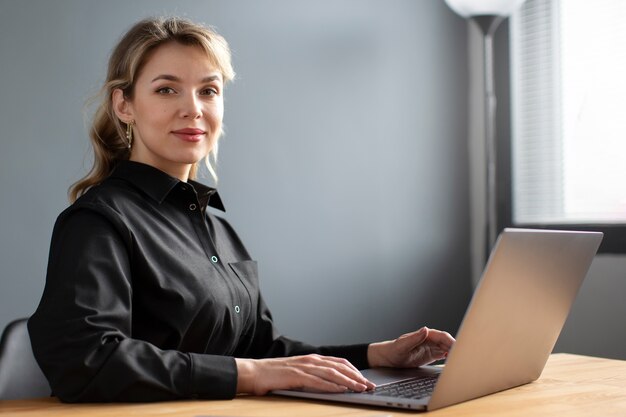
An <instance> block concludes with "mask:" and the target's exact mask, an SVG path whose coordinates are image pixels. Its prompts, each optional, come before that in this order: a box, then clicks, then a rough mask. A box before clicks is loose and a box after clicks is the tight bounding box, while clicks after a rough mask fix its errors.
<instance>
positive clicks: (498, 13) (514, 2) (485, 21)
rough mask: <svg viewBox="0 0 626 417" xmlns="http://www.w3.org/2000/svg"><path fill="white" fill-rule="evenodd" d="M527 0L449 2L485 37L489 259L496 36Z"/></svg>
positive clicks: (494, 222) (494, 224)
mask: <svg viewBox="0 0 626 417" xmlns="http://www.w3.org/2000/svg"><path fill="white" fill-rule="evenodd" d="M524 1H525V0H446V3H447V4H448V6H449V7H450V8H451V9H452V10H454V11H455V12H456V13H457V14H458V15H460V16H462V17H465V18H469V19H470V20H472V21H474V22H475V23H476V24H477V25H478V27H479V28H480V30H481V33H482V35H483V58H484V61H483V64H484V66H483V70H484V83H485V91H484V94H485V96H484V104H485V161H486V164H487V176H486V177H487V178H486V188H485V190H486V203H487V204H486V207H487V210H486V213H485V217H486V231H485V236H486V244H487V253H486V254H485V255H486V256H487V257H488V256H489V252H490V250H491V248H492V247H493V245H494V244H495V241H496V234H497V232H498V218H497V199H496V197H497V195H496V96H495V90H494V69H493V35H494V33H495V32H496V29H498V26H499V25H500V23H501V22H502V21H503V20H504V19H506V18H507V17H508V16H509V15H510V14H511V13H512V12H513V11H514V10H516V9H517V8H518V7H519V6H520V5H521V4H522V3H523V2H524Z"/></svg>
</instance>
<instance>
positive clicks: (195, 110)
mask: <svg viewBox="0 0 626 417" xmlns="http://www.w3.org/2000/svg"><path fill="white" fill-rule="evenodd" d="M233 77H234V72H233V69H232V66H231V62H230V52H229V48H228V45H227V43H226V41H225V40H224V39H223V38H222V37H221V36H219V35H218V34H216V33H214V32H213V31H211V30H209V29H208V28H206V27H203V26H200V25H197V24H194V23H192V22H189V21H186V20H181V19H176V18H171V19H165V20H164V19H147V20H144V21H141V22H139V23H137V24H136V25H135V26H133V27H132V28H131V29H130V30H129V32H128V33H126V35H125V36H124V37H123V38H122V40H121V41H120V42H119V44H118V45H117V47H116V48H115V49H114V51H113V53H112V55H111V58H110V61H109V68H108V73H107V79H106V83H105V85H104V87H103V100H102V103H101V105H100V107H99V109H98V111H97V112H96V114H95V117H94V122H93V126H92V129H91V132H90V136H91V141H92V145H93V147H94V153H95V161H94V167H93V168H92V170H91V172H90V173H89V174H88V175H87V176H86V177H85V178H84V179H82V180H81V181H79V182H77V183H76V184H75V185H74V186H73V187H72V188H71V190H70V196H71V200H72V201H73V204H72V205H71V206H70V207H69V208H67V209H66V210H65V211H64V212H63V213H61V214H60V216H59V218H58V219H57V222H56V224H55V228H54V232H53V237H52V244H51V250H50V258H49V264H48V272H47V278H46V286H45V289H44V293H43V296H42V300H41V302H40V304H39V307H38V308H37V311H36V312H35V314H34V315H33V316H32V317H31V319H30V321H29V331H30V335H31V340H32V344H33V350H34V353H35V357H36V358H37V361H38V362H39V365H40V366H41V368H42V370H43V371H44V373H45V375H46V376H47V378H48V380H49V382H50V385H51V387H52V389H53V393H54V394H55V395H57V396H58V397H59V398H60V399H61V400H63V401H68V402H76V401H155V400H169V399H178V398H232V397H234V396H235V395H236V394H237V393H251V394H256V395H262V394H265V393H267V392H268V391H269V390H273V389H289V388H296V387H305V388H311V389H318V390H324V391H329V392H341V391H345V390H348V389H350V390H354V391H364V390H367V389H371V388H373V384H372V383H371V382H369V381H368V380H366V379H365V378H364V377H363V376H362V375H361V374H360V373H359V371H358V370H357V368H364V367H368V366H397V367H409V366H420V365H423V364H426V363H429V362H432V361H434V360H438V359H441V358H444V357H445V355H446V354H447V352H448V350H449V349H450V347H451V345H452V343H453V341H454V339H452V337H451V336H450V335H448V334H447V333H445V332H440V331H437V330H431V329H427V328H422V329H420V330H419V331H417V332H414V333H411V334H407V335H404V336H402V337H400V338H398V339H396V340H394V341H387V342H381V343H373V344H370V345H352V346H327V347H314V346H310V345H307V344H304V343H301V342H297V341H293V340H290V339H288V338H286V337H283V336H280V335H279V334H278V333H277V332H276V330H275V329H274V326H273V323H272V316H271V314H270V312H269V310H268V308H267V306H266V305H265V303H264V301H263V298H262V297H261V295H260V293H259V286H258V280H257V269H256V263H255V261H253V260H252V259H251V258H250V256H249V255H248V253H247V251H246V249H245V247H244V246H243V244H242V243H241V241H240V240H239V238H238V237H237V235H236V234H235V232H234V230H233V229H232V228H231V227H230V225H229V224H228V223H227V222H226V221H225V220H224V219H222V218H220V217H217V216H215V215H213V214H211V213H209V211H207V210H206V207H207V205H208V206H211V207H213V208H216V209H223V206H222V202H221V200H220V198H219V195H218V194H217V192H216V191H215V190H214V189H211V188H209V187H206V186H204V185H202V184H200V183H197V182H195V181H193V178H194V177H195V175H196V172H197V168H198V164H199V163H200V161H202V160H203V159H205V160H206V161H207V165H209V169H210V171H211V172H212V173H214V172H213V170H212V169H211V168H210V162H209V157H210V156H213V158H214V157H215V154H216V153H217V142H218V138H219V136H220V134H221V131H222V116H223V112H224V99H223V97H224V85H225V84H226V83H227V82H229V81H231V80H232V78H233ZM261 376H262V377H261Z"/></svg>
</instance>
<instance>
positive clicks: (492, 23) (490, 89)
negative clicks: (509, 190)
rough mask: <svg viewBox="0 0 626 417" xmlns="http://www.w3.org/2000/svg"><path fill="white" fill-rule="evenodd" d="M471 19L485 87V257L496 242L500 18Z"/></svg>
mask: <svg viewBox="0 0 626 417" xmlns="http://www.w3.org/2000/svg"><path fill="white" fill-rule="evenodd" d="M471 20H473V21H474V22H476V24H477V25H478V27H479V28H480V30H481V32H482V35H483V65H484V71H483V74H484V86H485V88H484V89H485V91H484V94H485V97H484V103H485V158H486V163H487V175H486V177H487V178H486V208H487V210H486V215H485V218H486V230H485V236H486V245H487V251H486V254H485V255H486V257H489V253H490V251H491V249H492V248H493V245H494V244H495V243H496V236H497V232H498V206H497V201H498V200H497V187H496V174H497V168H496V161H497V157H496V152H497V145H496V106H497V102H496V93H495V75H494V63H493V61H494V60H493V36H494V33H495V32H496V29H498V26H499V25H500V23H501V22H502V21H503V20H504V16H499V15H478V16H472V17H471Z"/></svg>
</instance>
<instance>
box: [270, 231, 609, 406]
mask: <svg viewBox="0 0 626 417" xmlns="http://www.w3.org/2000/svg"><path fill="white" fill-rule="evenodd" d="M602 236H603V234H602V233H599V232H575V231H556V230H530V229H505V230H504V231H503V232H502V233H501V234H500V236H499V237H498V240H497V242H496V244H495V245H494V248H493V250H492V252H491V255H490V257H489V261H488V262H487V266H486V267H485V270H484V272H483V276H482V278H481V280H480V283H479V285H478V287H477V288H476V290H475V292H474V295H473V297H472V301H471V302H470V304H469V307H468V309H467V311H466V313H465V317H464V318H463V322H462V323H461V327H460V328H459V331H458V333H457V337H456V343H455V345H454V346H453V348H452V350H451V351H450V352H449V354H448V358H447V360H446V364H445V366H423V367H420V368H416V369H388V368H373V369H366V370H364V371H363V375H364V376H365V377H366V378H368V379H369V380H371V381H372V382H374V383H375V384H376V385H377V387H376V390H373V391H368V392H364V393H354V392H347V393H341V394H326V393H318V392H310V391H306V390H277V391H273V393H274V394H278V395H286V396H292V397H301V398H310V399H317V400H325V401H338V402H346V403H356V404H364V405H372V406H383V407H392V408H403V409H410V410H418V411H419V410H421V411H425V410H435V409H438V408H441V407H446V406H449V405H452V404H456V403H460V402H463V401H467V400H471V399H473V398H478V397H482V396H484V395H488V394H492V393H495V392H498V391H503V390H506V389H509V388H513V387H516V386H519V385H523V384H527V383H529V382H532V381H534V380H536V379H537V378H539V376H540V375H541V372H542V371H543V368H544V366H545V364H546V362H547V360H548V357H549V356H550V353H551V352H552V349H553V348H554V345H555V343H556V341H557V338H558V337H559V334H560V332H561V329H562V328H563V325H564V323H565V320H566V318H567V315H568V314H569V311H570V308H571V306H572V303H573V302H574V299H575V298H576V294H577V292H578V289H579V288H580V286H581V284H582V281H583V279H584V278H585V276H586V275H587V271H588V270H589V267H590V265H591V262H592V260H593V258H594V256H595V254H596V252H597V250H598V247H599V246H600V242H601V240H602ZM415 383H422V385H425V386H426V390H427V391H428V393H426V394H421V395H415V396H416V397H418V398H406V397H405V396H402V395H403V394H401V393H394V390H395V389H392V388H394V387H396V386H397V385H398V384H400V385H402V384H404V385H409V384H415ZM377 391H382V392H381V393H377Z"/></svg>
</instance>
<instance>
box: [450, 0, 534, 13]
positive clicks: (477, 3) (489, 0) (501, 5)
mask: <svg viewBox="0 0 626 417" xmlns="http://www.w3.org/2000/svg"><path fill="white" fill-rule="evenodd" d="M446 3H447V4H448V6H450V8H451V9H452V10H454V11H455V12H456V13H457V14H458V15H461V16H463V17H470V16H484V15H489V16H508V15H510V14H511V13H513V12H514V11H515V9H517V8H518V7H519V6H520V5H521V4H522V3H524V0H446Z"/></svg>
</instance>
